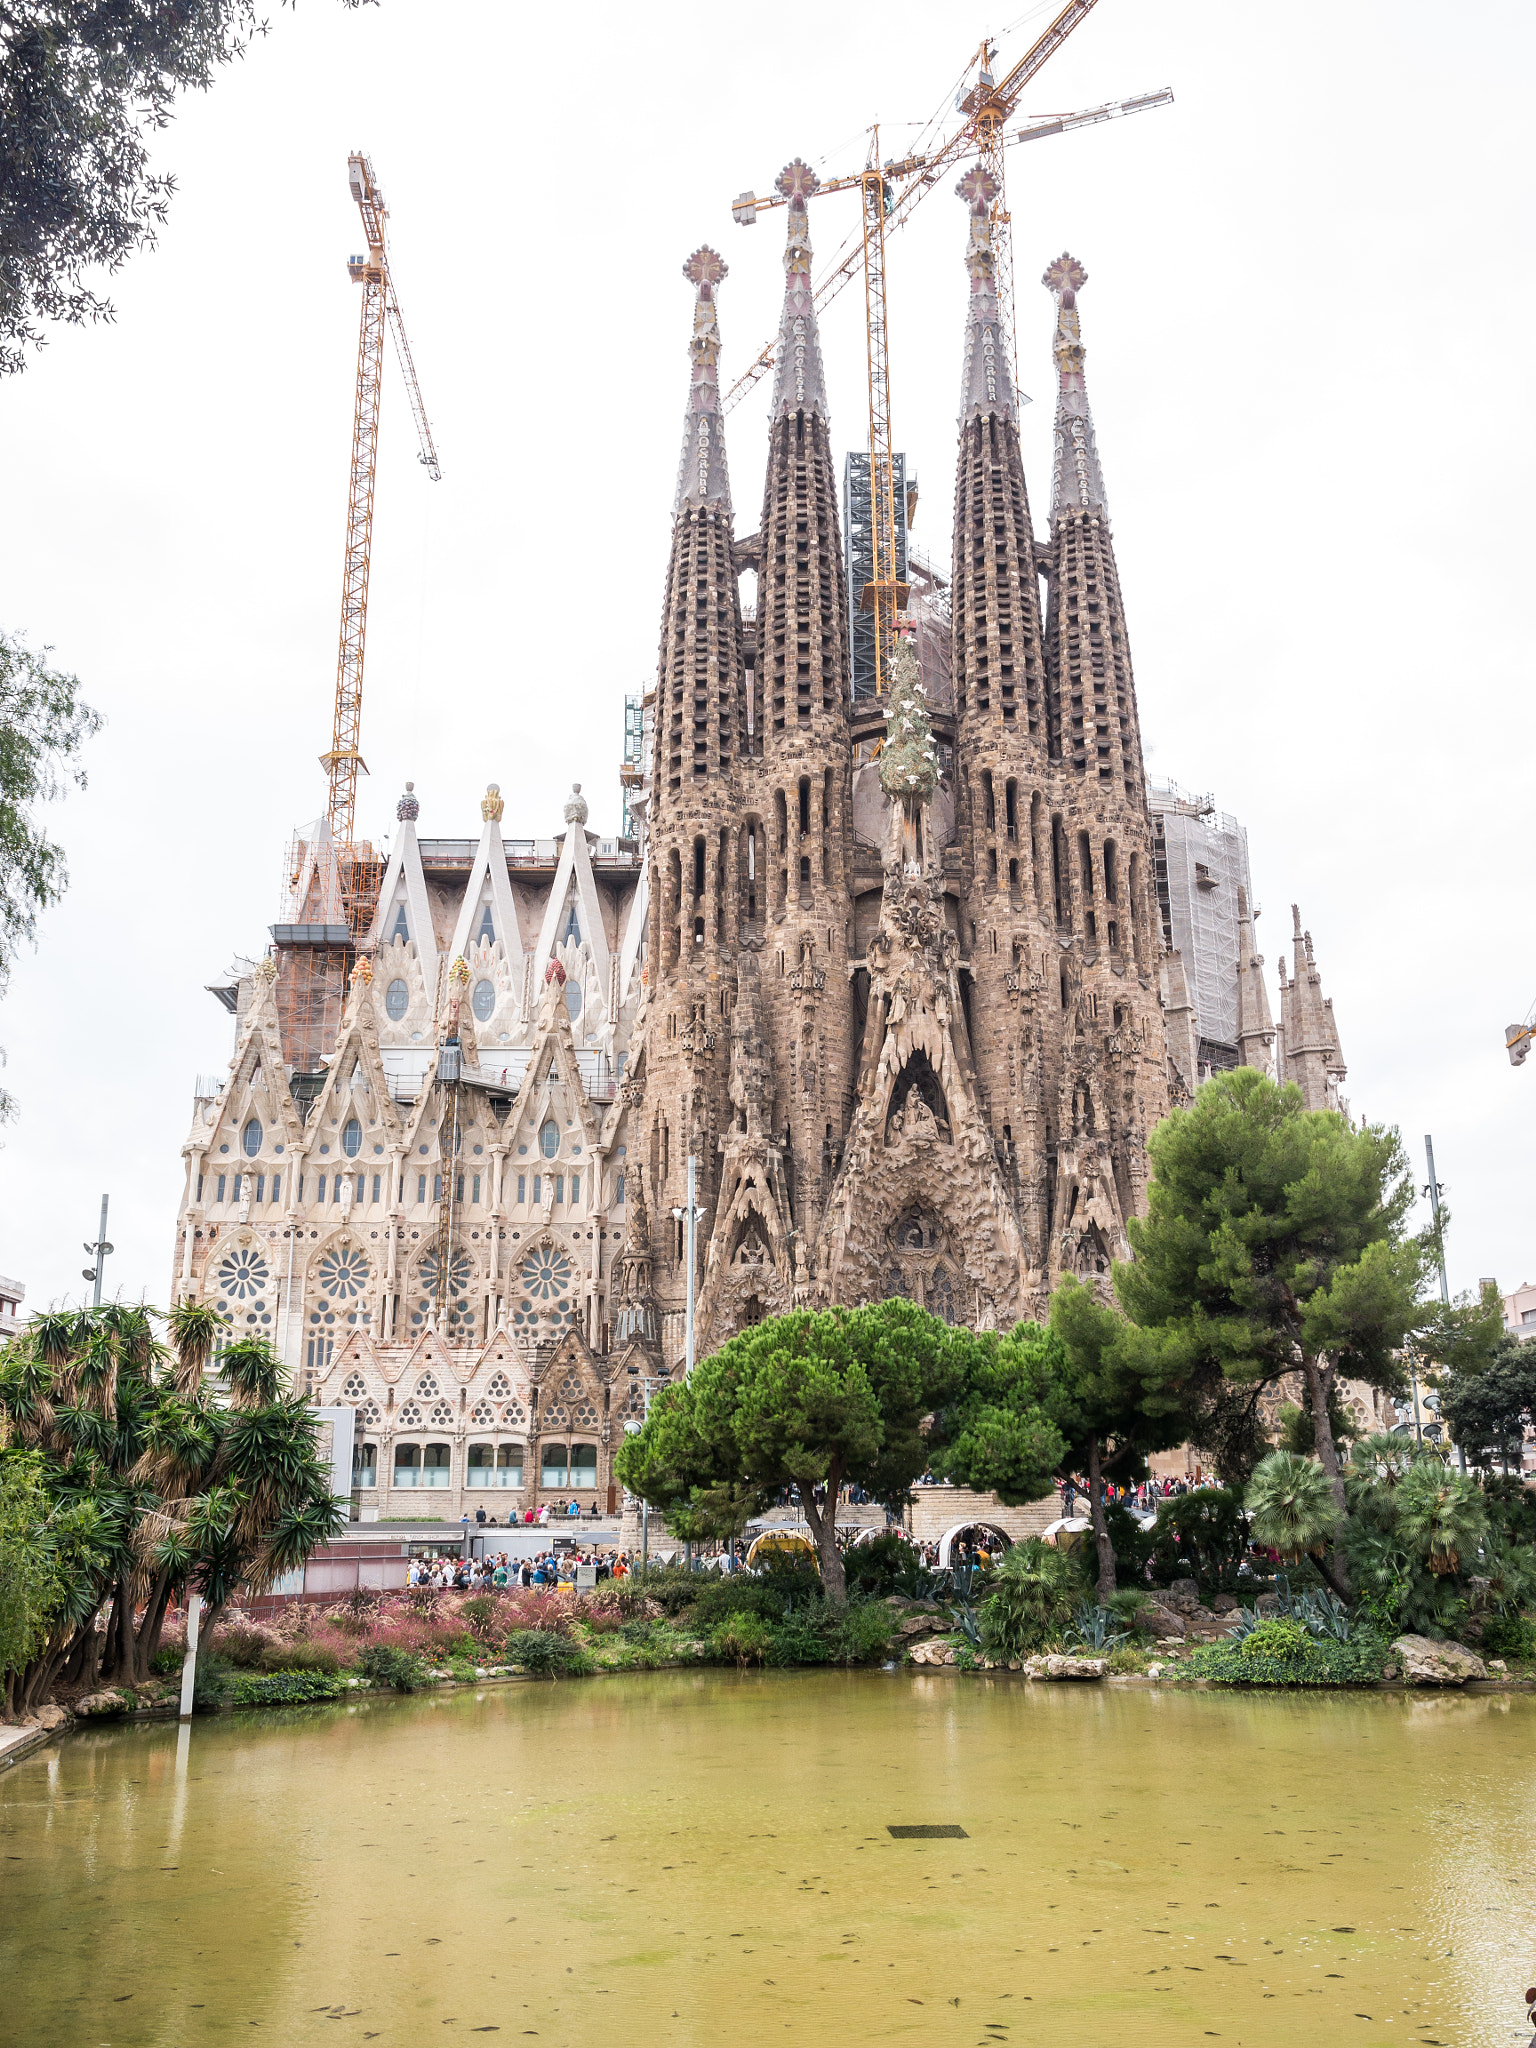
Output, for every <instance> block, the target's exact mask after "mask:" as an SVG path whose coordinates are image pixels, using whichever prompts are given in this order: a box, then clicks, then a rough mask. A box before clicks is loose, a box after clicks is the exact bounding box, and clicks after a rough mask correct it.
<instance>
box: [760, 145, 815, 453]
mask: <svg viewBox="0 0 1536 2048" xmlns="http://www.w3.org/2000/svg"><path fill="white" fill-rule="evenodd" d="M773 182H774V189H775V190H776V191H778V192H782V193H783V194H784V197H785V199H786V200H787V201H788V202H789V204H788V209H787V210H788V213H789V234H788V237H787V239H786V241H785V244H784V312H783V315H782V316H781V318H780V320H779V344H778V350H777V356H776V367H775V369H774V376H773V406H772V410H771V412H770V414H769V417H770V418H771V419H780V418H782V417H783V415H784V414H786V413H794V412H814V413H817V414H819V415H820V417H821V418H822V419H826V418H827V380H826V373H825V372H824V370H823V369H822V365H821V336H820V333H819V332H818V331H817V326H816V307H815V303H814V301H813V300H812V297H811V237H810V222H809V221H808V219H807V218H806V207H805V202H806V201H807V199H809V198H810V196H811V194H812V193H813V192H815V191H816V190H817V188H818V187H819V186H820V184H821V180H820V178H818V177H817V175H816V173H815V172H814V171H813V170H812V169H811V168H810V166H809V165H808V164H804V163H802V162H801V161H800V159H799V157H796V158H795V160H794V162H793V163H790V164H786V165H785V166H784V168H783V170H782V171H780V173H779V175H778V176H777V178H775V179H774V181H773Z"/></svg>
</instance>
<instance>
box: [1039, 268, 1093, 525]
mask: <svg viewBox="0 0 1536 2048" xmlns="http://www.w3.org/2000/svg"><path fill="white" fill-rule="evenodd" d="M1040 282H1041V283H1042V284H1043V285H1044V286H1045V288H1046V290H1047V291H1048V292H1050V293H1052V294H1053V295H1054V297H1055V300H1056V339H1055V341H1054V342H1053V343H1052V346H1051V353H1052V355H1053V356H1054V357H1055V360H1056V382H1057V396H1056V452H1055V465H1054V469H1053V473H1052V478H1051V514H1052V517H1053V518H1054V516H1055V515H1056V513H1058V512H1063V511H1066V512H1089V511H1092V512H1107V511H1108V510H1109V507H1108V505H1107V503H1106V502H1105V497H1104V474H1103V471H1102V470H1101V469H1100V467H1099V451H1098V445H1097V443H1096V442H1095V440H1094V436H1093V414H1092V413H1091V412H1090V411H1089V409H1088V385H1087V381H1086V379H1085V378H1084V376H1083V364H1084V362H1085V360H1086V358H1087V351H1086V350H1085V349H1084V347H1083V335H1082V325H1081V322H1080V321H1079V319H1078V312H1077V295H1078V293H1079V292H1080V291H1081V290H1082V288H1083V286H1084V285H1085V284H1086V283H1087V282H1088V273H1087V271H1086V270H1084V268H1083V266H1082V264H1081V263H1079V262H1078V260H1077V258H1076V257H1075V256H1069V255H1067V254H1066V253H1065V251H1063V253H1062V254H1061V255H1060V256H1058V257H1057V258H1056V260H1055V262H1054V263H1051V264H1048V265H1047V267H1046V271H1045V275H1044V276H1043V277H1042V278H1041V280H1040Z"/></svg>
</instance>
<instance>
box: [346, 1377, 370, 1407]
mask: <svg viewBox="0 0 1536 2048" xmlns="http://www.w3.org/2000/svg"><path fill="white" fill-rule="evenodd" d="M341 1391H342V1392H343V1394H345V1395H346V1397H347V1399H348V1400H349V1401H361V1400H362V1398H363V1396H364V1394H366V1393H367V1391H368V1383H367V1381H366V1380H365V1379H364V1378H363V1376H362V1374H361V1373H360V1372H349V1373H348V1374H347V1377H346V1379H345V1380H344V1381H343V1382H342V1388H341Z"/></svg>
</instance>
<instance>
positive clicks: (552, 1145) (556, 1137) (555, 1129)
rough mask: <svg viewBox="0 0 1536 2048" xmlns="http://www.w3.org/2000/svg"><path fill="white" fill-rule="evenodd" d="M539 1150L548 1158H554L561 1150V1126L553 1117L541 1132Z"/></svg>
mask: <svg viewBox="0 0 1536 2048" xmlns="http://www.w3.org/2000/svg"><path fill="white" fill-rule="evenodd" d="M539 1150H540V1151H541V1152H542V1153H543V1154H544V1157H545V1158H546V1159H553V1158H554V1156H555V1154H556V1153H557V1152H558V1151H559V1150H560V1126H559V1125H558V1124H557V1123H556V1122H555V1120H554V1118H553V1117H551V1118H550V1120H549V1122H548V1123H547V1124H546V1125H545V1126H544V1128H543V1130H542V1131H540V1133H539Z"/></svg>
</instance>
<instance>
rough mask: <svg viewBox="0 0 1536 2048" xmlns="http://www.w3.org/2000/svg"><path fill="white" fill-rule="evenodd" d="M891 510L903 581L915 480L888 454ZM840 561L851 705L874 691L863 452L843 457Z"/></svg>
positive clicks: (871, 535)
mask: <svg viewBox="0 0 1536 2048" xmlns="http://www.w3.org/2000/svg"><path fill="white" fill-rule="evenodd" d="M891 489H892V496H893V500H894V504H895V512H896V582H897V585H898V586H904V585H905V584H906V581H907V524H908V521H909V519H910V518H911V515H912V513H913V512H914V511H915V510H916V508H917V481H916V479H915V478H914V479H912V480H911V481H910V482H909V481H908V478H907V458H906V456H905V455H893V456H892V457H891ZM843 561H844V569H845V571H846V579H847V585H848V648H849V654H850V657H851V677H852V684H853V697H854V701H855V703H857V702H858V701H859V699H860V698H865V697H874V696H875V695H876V694H877V688H878V677H877V672H876V663H875V614H874V612H873V611H866V610H865V609H864V607H863V593H864V587H865V585H866V584H868V583H870V582H872V581H873V580H874V576H875V527H874V519H873V516H872V514H871V510H870V498H869V454H868V451H867V450H857V451H852V450H851V451H850V452H849V454H848V455H847V456H845V457H844V460H843Z"/></svg>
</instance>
